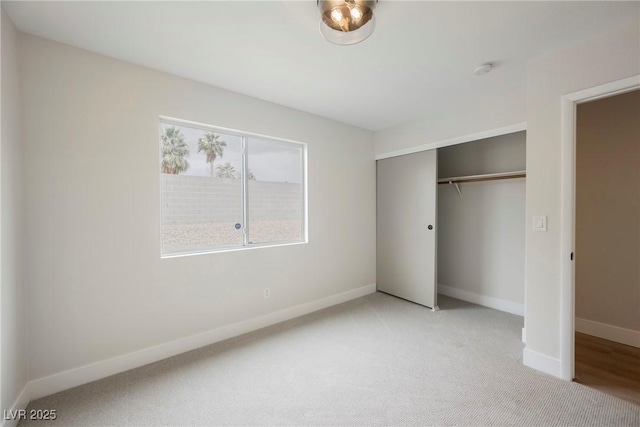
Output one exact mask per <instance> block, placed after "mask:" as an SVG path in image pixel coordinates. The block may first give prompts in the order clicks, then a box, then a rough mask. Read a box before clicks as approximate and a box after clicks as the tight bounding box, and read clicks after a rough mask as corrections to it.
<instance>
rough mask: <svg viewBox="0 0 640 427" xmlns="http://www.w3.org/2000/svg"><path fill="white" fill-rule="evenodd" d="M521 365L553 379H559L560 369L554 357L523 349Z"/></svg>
mask: <svg viewBox="0 0 640 427" xmlns="http://www.w3.org/2000/svg"><path fill="white" fill-rule="evenodd" d="M522 363H523V364H524V365H525V366H528V367H530V368H533V369H536V370H538V371H542V372H544V373H546V374H549V375H553V376H554V377H561V375H560V373H561V371H562V369H561V363H560V359H556V358H555V357H551V356H547V355H546V354H542V353H538V352H537V351H533V350H530V349H528V348H526V347H525V349H524V350H523V351H522Z"/></svg>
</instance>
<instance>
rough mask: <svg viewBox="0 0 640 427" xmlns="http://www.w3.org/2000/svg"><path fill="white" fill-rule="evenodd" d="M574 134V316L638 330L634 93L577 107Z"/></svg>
mask: <svg viewBox="0 0 640 427" xmlns="http://www.w3.org/2000/svg"><path fill="white" fill-rule="evenodd" d="M576 131H577V134H576V237H575V240H576V266H575V268H576V270H575V274H576V276H575V287H576V291H575V292H576V294H575V295H576V297H575V298H576V317H578V318H582V319H586V320H591V321H595V322H600V323H604V324H607V325H612V326H618V327H622V328H626V329H632V330H635V331H640V267H638V263H639V260H640V91H634V92H631V93H628V94H623V95H618V96H614V97H611V98H605V99H601V100H597V101H592V102H588V103H585V104H581V105H579V106H578V112H577V126H576ZM608 339H611V338H608Z"/></svg>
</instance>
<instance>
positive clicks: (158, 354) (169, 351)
mask: <svg viewBox="0 0 640 427" xmlns="http://www.w3.org/2000/svg"><path fill="white" fill-rule="evenodd" d="M375 291H376V285H375V284H371V285H367V286H363V287H361V288H357V289H352V290H350V291H347V292H343V293H340V294H336V295H331V296H328V297H325V298H322V299H319V300H315V301H311V302H308V303H304V304H300V305H296V306H294V307H289V308H285V309H283V310H279V311H276V312H273V313H269V314H265V315H262V316H258V317H254V318H251V319H247V320H244V321H242V322H238V323H234V324H231V325H225V326H221V327H219V328H215V329H212V330H209V331H206V332H202V333H199V334H196V335H192V336H189V337H185V338H181V339H178V340H175V341H170V342H167V343H164V344H159V345H156V346H153V347H149V348H145V349H142V350H138V351H135V352H132V353H128V354H124V355H122V356H117V357H114V358H111V359H107V360H103V361H100V362H95V363H91V364H89V365H85V366H81V367H79V368H74V369H70V370H68V371H64V372H60V373H57V374H54V375H50V376H47V377H43V378H38V379H36V380H33V381H31V382H30V383H29V387H28V395H29V398H30V399H31V400H33V399H38V398H40V397H44V396H48V395H50V394H53V393H57V392H60V391H63V390H67V389H69V388H72V387H77V386H79V385H82V384H86V383H89V382H92V381H96V380H99V379H102V378H106V377H109V376H111V375H115V374H118V373H121V372H124V371H128V370H130V369H134V368H138V367H140V366H144V365H148V364H149V363H153V362H157V361H159V360H162V359H166V358H168V357H172V356H176V355H178V354H182V353H185V352H187V351H191V350H195V349H197V348H200V347H204V346H207V345H210V344H214V343H216V342H219V341H223V340H226V339H229V338H233V337H236V336H239V335H242V334H246V333H248V332H252V331H255V330H258V329H262V328H265V327H267V326H271V325H274V324H276V323H280V322H284V321H285V320H290V319H293V318H296V317H299V316H303V315H305V314H309V313H312V312H314V311H318V310H322V309H324V308H327V307H331V306H333V305H337V304H341V303H343V302H346V301H350V300H353V299H356V298H360V297H362V296H365V295H368V294H372V293H374V292H375Z"/></svg>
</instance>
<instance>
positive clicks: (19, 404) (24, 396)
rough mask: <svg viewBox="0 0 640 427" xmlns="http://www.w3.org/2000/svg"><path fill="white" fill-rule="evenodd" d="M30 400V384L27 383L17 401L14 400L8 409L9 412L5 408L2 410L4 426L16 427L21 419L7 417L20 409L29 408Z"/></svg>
mask: <svg viewBox="0 0 640 427" xmlns="http://www.w3.org/2000/svg"><path fill="white" fill-rule="evenodd" d="M29 400H30V399H29V384H26V385H25V386H24V387H23V388H22V391H21V392H20V394H19V395H18V397H17V398H16V400H15V402H13V405H11V408H8V409H7V410H6V411H7V413H5V410H3V411H2V424H1V425H2V427H16V426H17V425H18V422H19V421H20V420H19V419H18V418H17V417H16V418H15V419H10V420H7V419H5V417H6V416H8V415H9V414H16V413H17V412H18V411H22V410H25V409H27V405H28V404H29Z"/></svg>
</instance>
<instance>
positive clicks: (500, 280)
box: [438, 131, 526, 315]
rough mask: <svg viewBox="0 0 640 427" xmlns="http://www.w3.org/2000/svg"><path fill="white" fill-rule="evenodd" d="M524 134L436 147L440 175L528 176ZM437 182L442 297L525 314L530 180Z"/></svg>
mask: <svg viewBox="0 0 640 427" xmlns="http://www.w3.org/2000/svg"><path fill="white" fill-rule="evenodd" d="M525 167H526V132H524V131H523V132H516V133H512V134H507V135H501V136H498V137H493V138H487V139H483V140H479V141H473V142H469V143H465V144H459V145H454V146H451V147H445V148H440V149H438V178H439V179H443V178H450V177H461V176H469V175H484V174H496V173H506V172H515V171H524V170H525ZM459 189H460V192H461V194H459V193H458V191H457V190H456V187H455V185H453V184H441V185H438V228H439V230H438V293H440V294H443V295H449V296H452V297H455V298H459V299H463V300H467V301H470V302H473V303H476V304H481V305H485V306H488V307H492V308H496V309H499V310H503V311H508V312H511V313H514V314H519V315H524V278H525V272H524V265H525V255H524V250H525V227H526V224H525V222H526V217H525V178H512V179H502V180H488V181H480V182H468V183H461V184H459Z"/></svg>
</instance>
